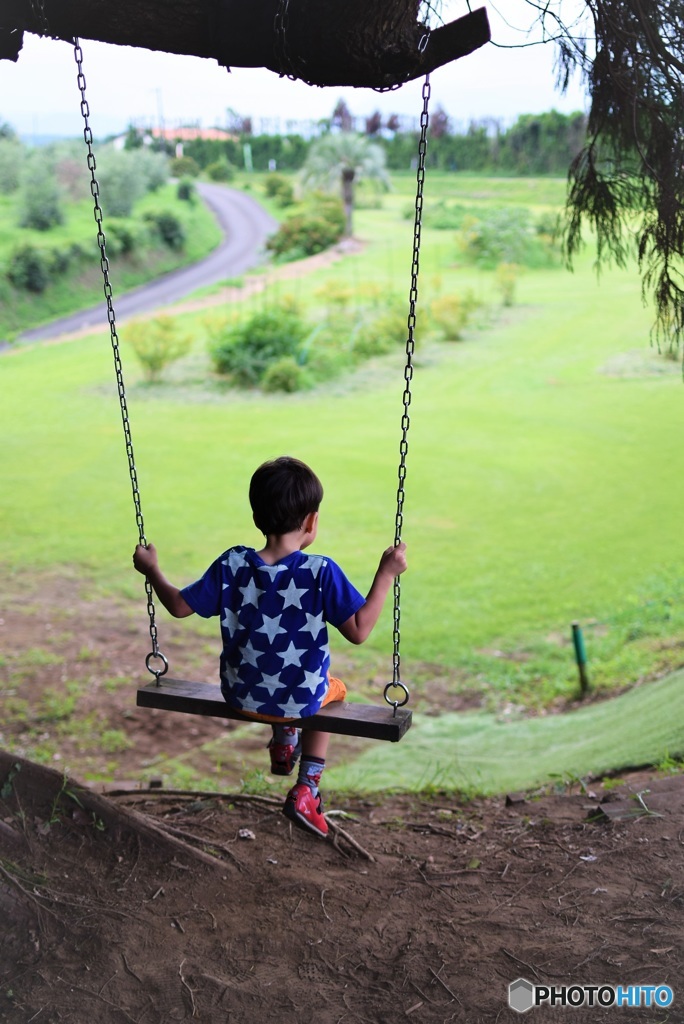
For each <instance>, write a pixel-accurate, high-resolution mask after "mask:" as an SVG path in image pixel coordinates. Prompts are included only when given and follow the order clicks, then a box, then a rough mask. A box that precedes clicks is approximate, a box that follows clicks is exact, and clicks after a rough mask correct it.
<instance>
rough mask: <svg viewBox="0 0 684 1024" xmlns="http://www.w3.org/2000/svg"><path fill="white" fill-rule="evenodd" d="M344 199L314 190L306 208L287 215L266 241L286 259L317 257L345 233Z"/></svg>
mask: <svg viewBox="0 0 684 1024" xmlns="http://www.w3.org/2000/svg"><path fill="white" fill-rule="evenodd" d="M344 228H345V218H344V207H343V206H342V202H341V200H340V199H338V198H337V197H336V196H329V195H326V194H324V193H321V192H315V193H314V194H313V195H312V196H311V197H310V199H309V200H308V201H307V205H306V208H305V209H304V210H303V211H302V212H301V213H298V214H295V215H294V216H293V217H288V219H287V220H286V221H284V222H283V223H282V224H281V225H280V227H279V228H278V230H277V231H276V233H275V234H274V235H271V237H270V238H269V239H268V241H267V243H266V248H267V249H269V250H270V251H271V252H272V253H273V254H274V255H275V256H277V257H280V258H281V259H286V260H296V259H301V258H302V257H303V256H314V255H315V254H316V253H317V252H322V251H323V250H324V249H328V248H329V247H330V246H331V245H334V244H335V242H338V241H339V240H340V238H341V237H342V235H343V234H344Z"/></svg>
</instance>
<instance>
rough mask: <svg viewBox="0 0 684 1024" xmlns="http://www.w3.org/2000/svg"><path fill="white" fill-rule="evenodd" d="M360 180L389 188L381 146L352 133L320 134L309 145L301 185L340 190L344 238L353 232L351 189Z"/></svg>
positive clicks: (352, 195) (353, 189)
mask: <svg viewBox="0 0 684 1024" xmlns="http://www.w3.org/2000/svg"><path fill="white" fill-rule="evenodd" d="M362 178H367V179H369V180H372V181H377V182H379V183H380V184H381V185H382V186H383V187H385V188H389V176H388V174H387V169H386V163H385V151H384V150H383V149H382V147H381V146H378V145H377V144H375V143H372V142H370V141H369V140H368V138H367V137H365V136H363V135H355V134H353V133H352V132H341V133H340V134H339V135H323V136H321V138H319V139H316V141H315V142H314V143H313V144H312V146H311V149H310V150H309V155H308V157H307V160H306V163H305V164H304V168H303V171H302V182H303V184H304V185H305V186H313V187H314V188H327V189H328V190H332V189H334V188H339V189H340V191H341V196H342V203H343V205H344V213H345V220H346V227H345V235H346V236H347V237H350V236H351V235H352V231H353V223H352V221H353V213H354V191H355V186H356V184H357V182H358V181H360V180H361V179H362Z"/></svg>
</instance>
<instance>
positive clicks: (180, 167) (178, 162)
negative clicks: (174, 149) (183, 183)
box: [170, 156, 200, 178]
mask: <svg viewBox="0 0 684 1024" xmlns="http://www.w3.org/2000/svg"><path fill="white" fill-rule="evenodd" d="M170 170H171V174H172V175H173V177H174V178H196V177H197V175H198V174H199V172H200V167H199V164H198V163H197V161H196V160H193V158H192V157H191V156H176V157H174V158H173V160H172V161H171V167H170Z"/></svg>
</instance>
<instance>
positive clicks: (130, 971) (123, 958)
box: [121, 953, 144, 985]
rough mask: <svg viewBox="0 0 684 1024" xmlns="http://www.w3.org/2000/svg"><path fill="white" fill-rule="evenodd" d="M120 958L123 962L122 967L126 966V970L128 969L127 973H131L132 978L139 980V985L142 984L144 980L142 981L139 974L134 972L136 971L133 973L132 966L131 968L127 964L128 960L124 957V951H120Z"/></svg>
mask: <svg viewBox="0 0 684 1024" xmlns="http://www.w3.org/2000/svg"><path fill="white" fill-rule="evenodd" d="M121 959H122V960H123V963H124V967H125V968H126V970H127V971H128V973H129V974H130V975H131V976H132V977H133V978H135V979H136V980H137V981H139V982H140V984H141V985H143V984H144V982H143V980H142V978H141V977H140V975H139V974H136V973H135V971H134V970H133V968H132V967H131V965H130V964H129V962H128V960H127V959H126V954H125V953H122V954H121Z"/></svg>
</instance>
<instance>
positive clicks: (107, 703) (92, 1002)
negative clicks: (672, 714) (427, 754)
mask: <svg viewBox="0 0 684 1024" xmlns="http://www.w3.org/2000/svg"><path fill="white" fill-rule="evenodd" d="M0 620H2V625H0V637H2V652H3V657H2V660H1V661H0V687H1V689H2V699H3V708H4V711H5V713H4V714H3V723H2V726H1V728H2V739H1V740H0V746H2V747H3V748H4V752H0V920H1V921H2V925H0V929H1V931H0V1020H2V1021H6V1022H7V1024H30V1022H33V1021H36V1022H38V1024H53V1022H54V1024H56V1022H62V1021H64V1022H72V1024H86V1022H88V1024H89V1022H90V1021H92V1020H96V1021H98V1022H102V1024H121V1022H126V1021H128V1022H136V1024H169V1022H172V1021H183V1020H197V1021H203V1022H207V1024H214V1022H216V1024H219V1022H220V1024H262V1022H263V1024H266V1022H269V1021H271V1020H273V1019H282V1020H284V1021H289V1022H293V1024H305V1022H309V1021H316V1022H319V1024H341V1022H345V1024H352V1022H357V1021H361V1022H373V1024H385V1022H387V1024H390V1022H392V1024H393V1022H395V1021H402V1020H410V1021H417V1022H427V1024H442V1022H444V1024H446V1022H451V1021H453V1022H463V1024H480V1022H487V1024H489V1022H491V1024H494V1022H503V1021H514V1020H520V1019H523V1018H522V1017H521V1016H520V1015H518V1014H516V1013H514V1012H513V1011H512V1010H510V1009H509V1008H508V1005H507V993H508V985H509V984H510V983H511V982H512V981H514V980H515V979H517V978H519V977H522V978H525V979H527V980H529V981H530V982H532V983H533V984H543V985H555V986H560V985H570V984H593V985H616V984H623V985H627V984H638V985H648V984H651V985H654V984H668V985H670V986H672V988H673V989H674V994H675V998H674V1002H673V1004H672V1006H671V1007H670V1008H669V1009H648V1008H646V1007H643V1006H642V1007H641V1008H630V1009H625V1008H622V1009H617V1008H601V1007H594V1008H592V1009H587V1008H585V1009H565V1010H564V1009H561V1008H559V1007H556V1008H550V1007H541V1008H538V1009H534V1010H532V1011H531V1015H530V1019H531V1020H539V1021H546V1020H549V1021H550V1020H556V1019H563V1017H564V1015H565V1019H568V1020H572V1021H577V1022H587V1024H589V1022H591V1024H602V1022H604V1021H605V1022H609V1021H611V1022H612V1021H618V1020H622V1019H626V1020H630V1021H640V1022H641V1021H643V1022H647V1021H648V1022H653V1024H655V1022H665V1021H668V1022H682V1021H684V1010H682V1002H683V1001H684V989H682V986H681V978H682V975H683V971H682V953H681V950H682V944H681V936H682V934H683V933H684V864H683V858H682V845H683V843H684V783H683V781H682V777H681V776H680V775H666V774H662V773H661V774H660V775H658V774H657V773H654V772H648V771H643V772H633V773H630V774H629V775H626V776H624V777H622V778H616V779H606V780H585V781H584V784H583V785H579V786H575V787H570V786H565V787H558V788H549V789H548V790H543V791H539V792H536V793H527V794H508V795H502V796H501V797H500V798H495V799H488V800H475V801H469V802H466V801H464V800H463V799H460V798H459V797H458V796H457V795H453V794H432V795H431V796H430V798H429V799H428V798H417V797H413V796H405V795H387V796H383V797H382V798H374V799H372V800H371V799H364V798H361V797H359V798H355V799H348V798H346V797H345V798H344V799H342V798H338V797H336V796H335V794H327V795H328V802H327V808H328V810H331V811H333V812H337V813H333V814H332V815H331V817H330V823H331V829H332V835H331V838H330V839H329V840H328V841H322V840H319V839H316V838H314V837H311V836H309V835H308V834H305V833H303V832H300V831H297V830H296V829H293V828H292V826H291V825H290V823H289V822H288V821H287V819H285V818H284V817H283V816H282V814H281V813H280V808H281V804H282V793H283V788H282V787H283V782H282V780H280V782H279V783H274V784H273V785H272V786H269V785H267V784H265V785H264V786H262V787H261V790H260V792H258V793H245V792H244V786H243V784H242V782H241V779H243V778H244V776H245V772H246V766H247V768H249V766H251V765H252V764H255V765H256V764H257V763H260V764H263V760H264V749H263V746H264V742H265V736H264V735H263V734H262V730H261V729H259V728H258V727H255V729H254V731H253V733H249V734H248V735H246V736H245V735H243V733H244V730H242V732H241V733H240V734H238V736H237V737H236V743H235V746H236V747H237V751H233V754H234V758H233V760H231V759H230V757H229V756H228V755H227V753H225V751H224V753H223V754H222V755H221V761H222V763H221V765H217V763H216V758H215V757H213V756H208V755H207V754H206V753H203V752H202V750H200V748H206V744H207V741H212V740H216V741H217V742H218V744H219V747H220V749H221V750H222V751H223V749H224V748H232V747H233V743H232V741H231V736H230V732H231V729H232V728H233V724H232V723H228V724H227V725H226V724H224V723H219V722H216V721H211V720H206V719H202V718H195V717H191V716H183V715H171V714H164V713H162V712H158V713H152V712H149V711H146V710H143V709H138V708H136V707H135V706H134V698H133V695H132V692H131V690H132V685H133V683H135V682H137V681H140V680H141V672H140V666H141V661H142V659H143V658H144V654H145V653H146V651H147V650H148V649H149V639H148V638H146V635H145V634H146V624H145V622H144V621H142V622H141V621H140V609H139V603H138V604H137V605H135V606H133V605H131V606H130V607H129V605H128V604H127V603H126V602H124V601H122V600H119V599H115V598H113V597H111V596H110V595H107V594H104V593H102V594H98V593H93V592H92V589H90V588H86V586H85V585H84V584H83V583H82V582H79V581H78V580H77V579H76V578H75V577H74V578H70V577H69V575H68V574H67V575H65V576H62V577H60V578H59V580H58V579H56V578H55V577H42V578H38V577H36V576H35V575H34V576H30V575H29V574H25V575H22V576H21V577H19V576H15V577H10V578H9V580H8V581H7V586H6V593H5V595H4V596H3V599H2V607H0ZM164 631H165V647H166V649H168V652H169V653H170V655H171V657H172V660H173V661H174V662H175V661H177V662H178V663H179V664H185V665H191V666H192V676H193V678H208V679H211V678H212V674H213V672H214V671H215V665H216V654H217V652H216V647H215V644H211V643H210V642H209V641H208V639H207V638H206V637H201V636H200V637H199V638H198V635H197V634H193V633H192V631H191V630H189V629H188V628H187V625H185V624H184V625H183V626H182V627H181V628H178V627H176V626H175V624H172V623H170V624H168V627H167V623H166V622H165V623H164ZM358 682H359V685H366V686H367V685H369V683H368V680H359V681H358ZM69 694H71V696H72V697H74V698H75V700H76V704H75V706H74V707H71V708H70V705H69V703H68V702H67V701H66V697H68V696H69ZM60 700H62V701H63V703H62V704H60ZM84 723H85V725H84ZM124 741H125V742H124ZM104 746H109V747H110V748H111V749H106V750H105V749H103V747H104ZM335 750H336V753H335V754H334V756H335V757H341V756H349V755H350V754H353V749H352V748H351V747H350V748H340V747H339V746H338V745H337V744H335ZM169 752H174V753H175V754H177V755H178V756H179V757H180V758H181V761H182V762H183V763H185V764H187V765H188V766H192V767H193V769H194V770H196V771H199V770H202V771H205V772H206V776H207V778H209V779H213V780H214V781H215V780H216V779H217V778H219V777H221V778H222V779H223V782H224V784H223V786H222V787H221V789H222V791H221V793H218V794H217V793H210V792H190V791H183V792H173V791H169V789H168V788H164V782H163V778H164V771H163V765H164V762H163V761H161V762H160V761H159V760H156V759H157V758H158V757H159V755H160V754H163V753H166V754H168V753H169ZM26 754H28V755H29V758H26V757H24V755H26ZM183 759H184V760H183ZM38 760H40V761H42V762H44V763H42V764H39V763H38ZM160 765H161V766H162V770H160ZM98 775H99V776H101V777H104V776H106V775H110V776H113V777H114V778H115V779H116V780H117V781H116V783H115V784H114V785H111V784H110V785H105V784H104V782H103V781H101V779H100V780H98V779H97V776H98ZM155 775H161V776H162V788H152V789H149V788H139V787H140V786H141V785H143V786H145V787H147V786H148V783H149V782H150V781H154V777H155ZM87 778H90V782H89V783H88V784H86V779H87ZM141 780H142V782H141ZM241 790H242V791H241ZM341 812H344V813H341ZM345 815H348V816H345Z"/></svg>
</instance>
